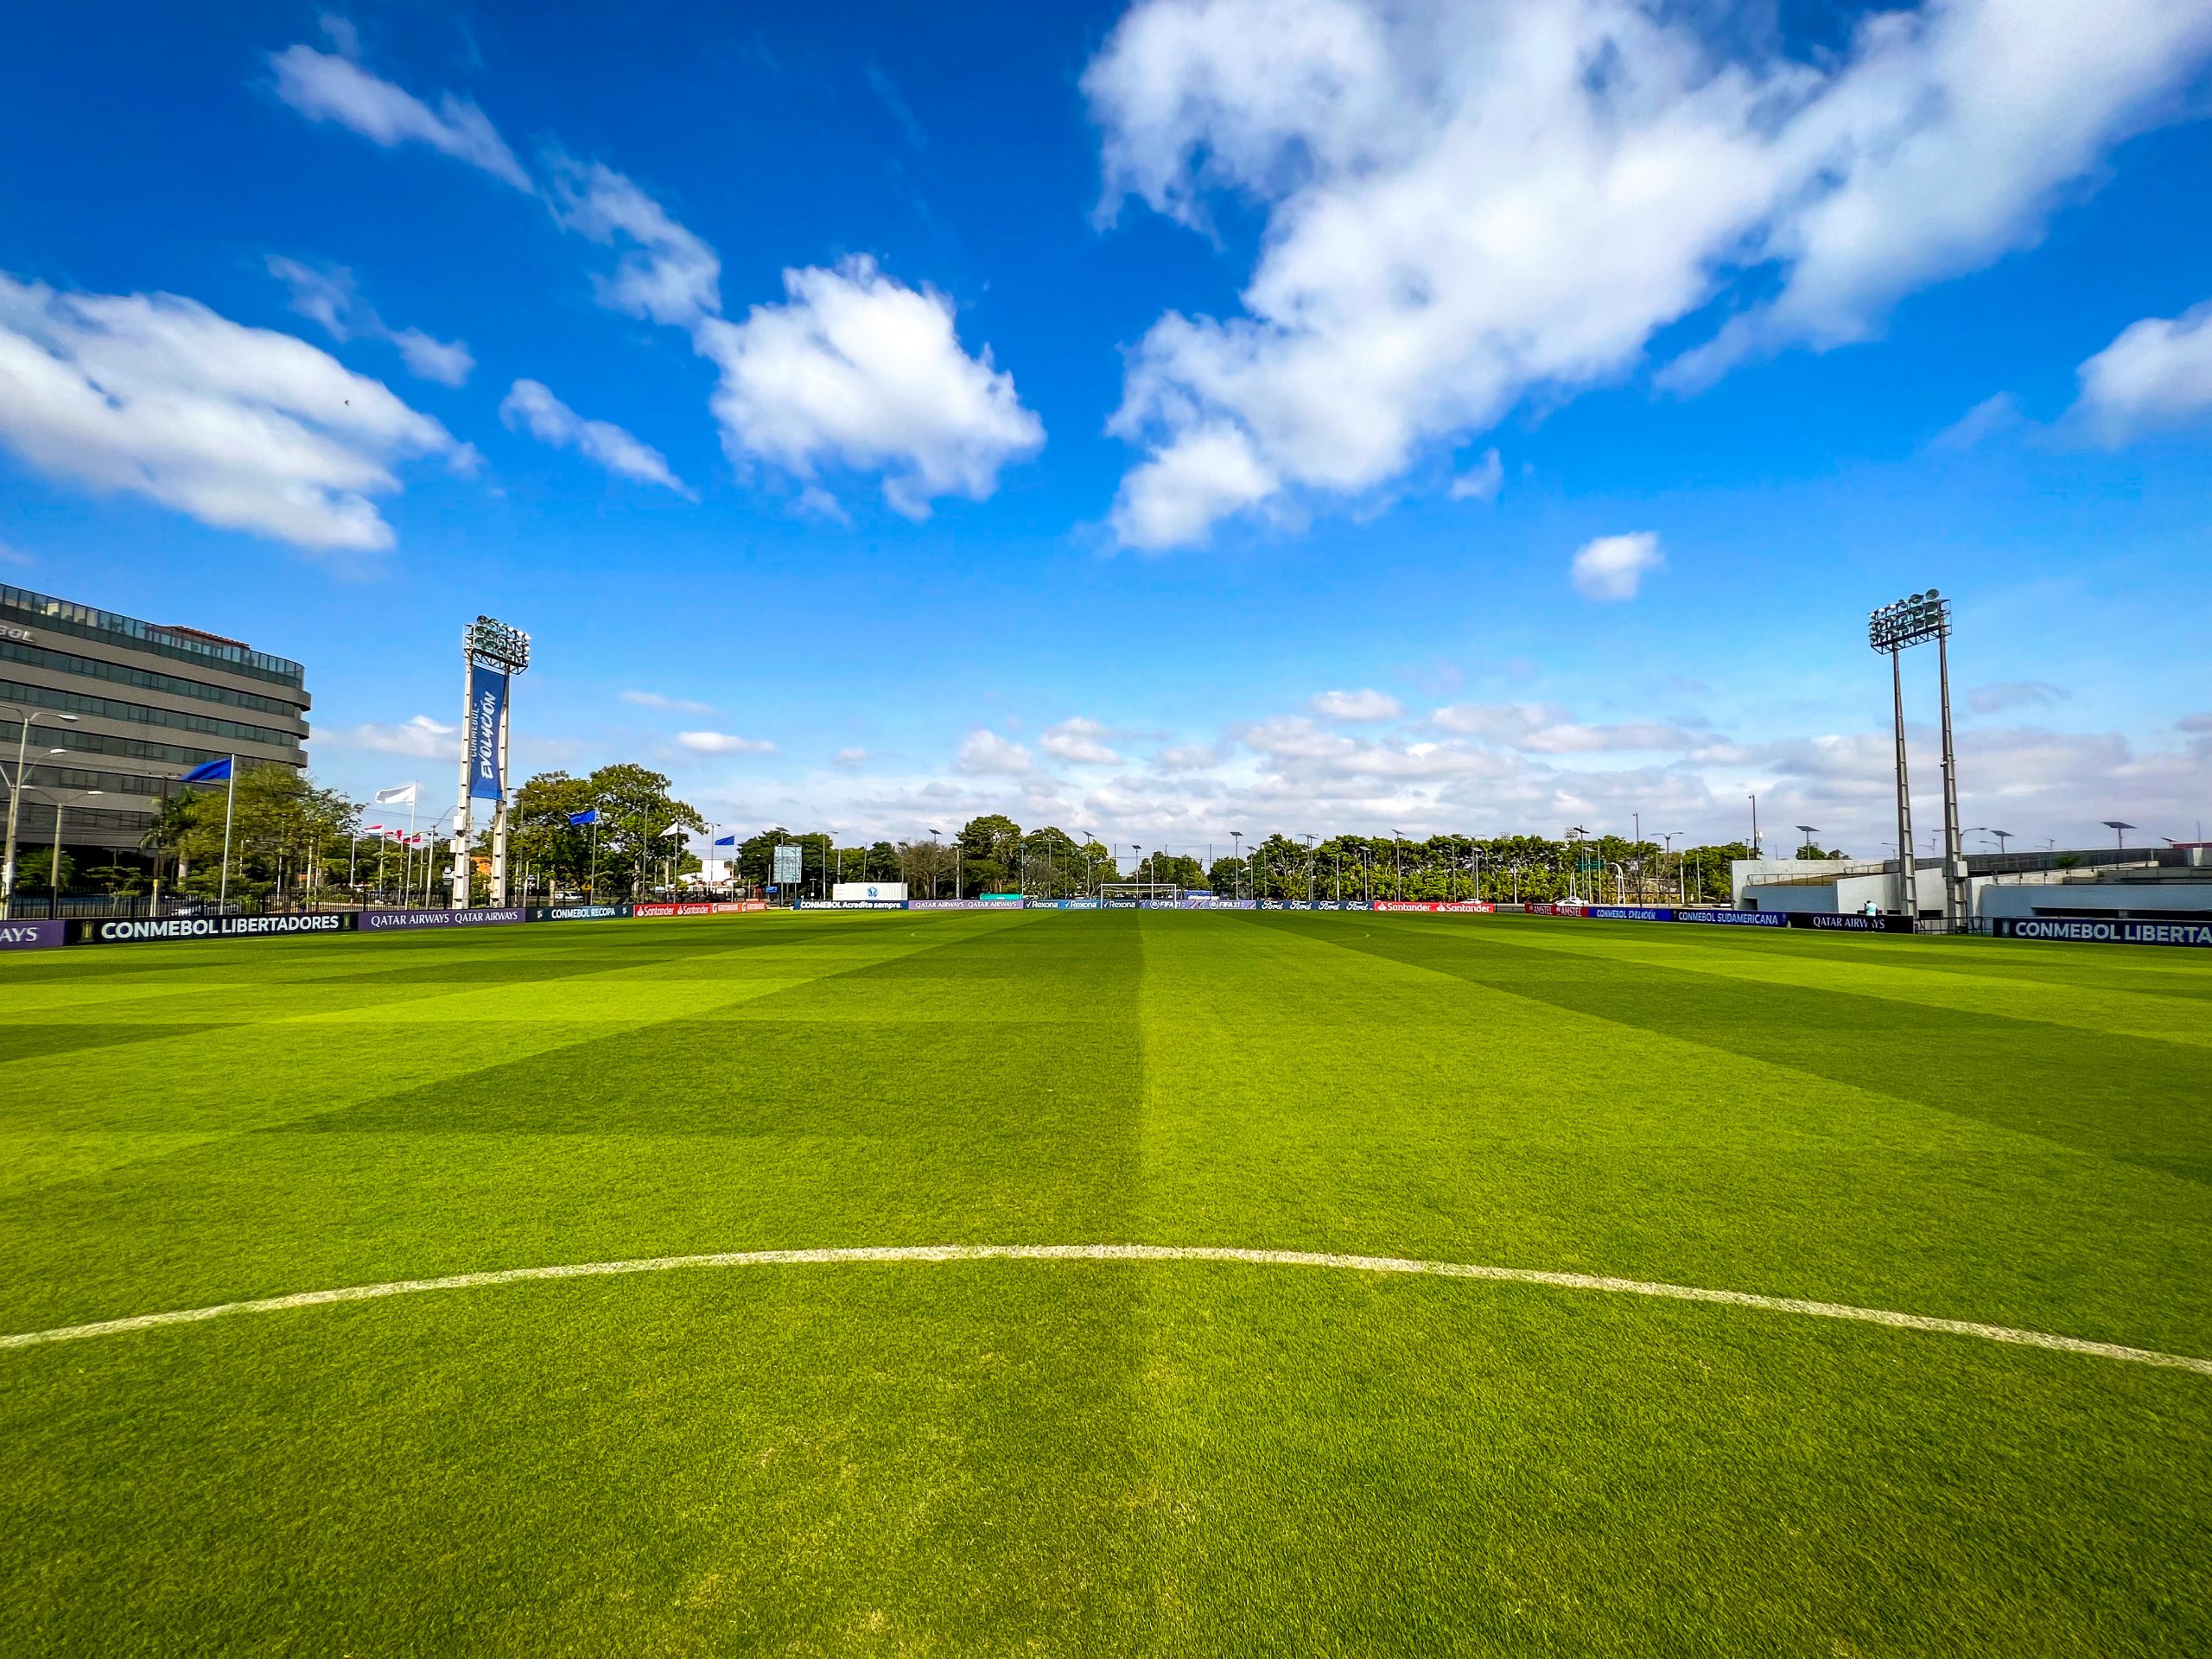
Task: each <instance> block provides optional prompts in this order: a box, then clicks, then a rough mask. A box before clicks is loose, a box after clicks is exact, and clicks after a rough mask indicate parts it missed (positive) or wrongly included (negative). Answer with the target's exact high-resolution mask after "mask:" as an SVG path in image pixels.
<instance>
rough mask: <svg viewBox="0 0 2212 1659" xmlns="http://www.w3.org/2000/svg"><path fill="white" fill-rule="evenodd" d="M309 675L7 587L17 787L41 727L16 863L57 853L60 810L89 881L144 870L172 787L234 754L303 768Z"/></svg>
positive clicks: (2, 600)
mask: <svg viewBox="0 0 2212 1659" xmlns="http://www.w3.org/2000/svg"><path fill="white" fill-rule="evenodd" d="M305 677H306V672H305V671H304V670H303V669H302V668H301V666H300V665H299V664H297V663H295V662H290V661H288V660H287V659H286V658H282V657H271V656H270V655H269V654H268V653H267V652H259V651H255V650H253V649H252V648H251V646H248V645H244V644H241V643H240V642H239V641H238V640H236V639H224V638H222V637H221V636H220V635H219V634H213V633H206V632H201V631H200V629H197V628H188V627H179V626H163V625H162V624H159V623H154V622H141V621H139V620H137V618H136V617H129V616H118V615H117V614H116V613H114V612H112V611H102V610H95V609H94V608H93V607H91V606H89V605H78V604H73V603H72V602H71V601H68V600H66V599H55V598H53V597H51V596H50V595H48V594H34V593H30V592H29V591H27V590H26V589H24V588H10V587H8V586H6V585H5V584H0V747H4V749H5V752H6V758H5V769H6V771H7V772H8V774H9V775H10V777H12V776H13V775H14V773H15V770H16V767H15V760H16V745H17V743H18V742H19V741H22V740H23V726H22V713H23V712H24V711H29V712H30V713H32V714H34V715H35V716H36V718H35V721H33V723H32V725H31V727H30V732H29V741H28V742H26V743H24V747H25V749H26V750H27V752H28V764H27V766H26V772H27V783H26V786H25V788H24V791H23V799H22V808H21V811H20V815H19V817H18V821H17V824H16V836H17V847H16V853H17V856H18V857H21V856H23V855H27V854H29V853H30V852H33V851H35V850H37V849H41V848H48V847H51V846H52V845H53V844H54V812H55V810H56V808H57V806H58V807H59V809H60V811H61V813H62V815H63V816H62V820H61V838H62V845H63V847H64V849H66V850H67V854H68V855H69V856H70V857H71V858H72V859H73V860H74V861H76V865H77V868H78V869H79V870H80V871H83V870H90V869H95V868H99V867H100V866H102V865H111V864H135V865H142V866H143V865H144V864H146V863H147V862H148V859H147V858H146V855H144V854H143V852H142V851H141V850H140V842H141V841H142V839H143V837H144V836H145V834H146V831H147V830H148V829H149V828H151V827H152V825H153V823H154V817H155V813H156V810H157V808H158V806H159V804H160V798H161V796H162V790H163V786H164V785H165V784H167V785H168V787H169V788H170V789H171V790H172V791H173V790H174V788H175V782H174V780H175V779H177V778H179V777H181V776H182V775H183V774H184V773H185V772H189V771H190V770H191V769H192V768H193V767H194V766H198V765H200V763H201V762H202V761H205V760H220V759H221V758H222V757H223V756H225V755H226V754H235V755H236V756H238V761H239V764H240V766H241V767H244V768H251V767H253V766H299V767H304V766H306V765H307V755H306V754H305V753H304V752H303V751H302V747H301V746H302V744H304V743H305V742H306V741H307V736H308V694H307V690H306V688H305V683H304V682H305ZM62 715H75V716H76V718H75V719H74V720H73V721H64V720H63V719H61V718H60V716H62ZM57 748H58V749H60V750H61V751H62V753H59V754H53V753H48V751H49V750H52V749H57ZM93 791H98V792H97V793H94V792H93Z"/></svg>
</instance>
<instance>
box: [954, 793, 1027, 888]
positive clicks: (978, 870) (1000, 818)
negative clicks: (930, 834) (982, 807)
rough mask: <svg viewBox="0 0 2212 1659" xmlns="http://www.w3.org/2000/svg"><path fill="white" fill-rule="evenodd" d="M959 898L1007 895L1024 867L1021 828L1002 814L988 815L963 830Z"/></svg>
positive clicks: (960, 845) (977, 819)
mask: <svg viewBox="0 0 2212 1659" xmlns="http://www.w3.org/2000/svg"><path fill="white" fill-rule="evenodd" d="M957 844H958V846H959V849H960V872H959V878H960V896H961V897H962V898H963V899H966V898H971V897H973V896H974V895H975V894H976V893H1005V892H1007V891H1008V890H1009V889H1010V888H1011V887H1013V885H1014V872H1015V871H1016V870H1017V869H1018V868H1020V863H1021V826H1020V824H1018V823H1015V822H1014V820H1013V819H1012V818H1009V817H1006V816H1005V814H1003V813H1000V812H987V813H985V814H984V815H983V816H982V817H977V818H970V819H969V820H968V822H967V823H965V824H963V826H961V830H960V835H959V837H958V842H957Z"/></svg>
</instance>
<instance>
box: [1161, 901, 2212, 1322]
mask: <svg viewBox="0 0 2212 1659" xmlns="http://www.w3.org/2000/svg"><path fill="white" fill-rule="evenodd" d="M1224 919H1226V918H1204V917H1200V918H1191V917H1185V916H1179V915H1176V914H1173V913H1172V912H1154V913H1152V914H1150V915H1148V916H1147V927H1148V929H1150V933H1149V936H1148V953H1149V959H1150V960H1151V961H1153V962H1154V963H1156V964H1159V965H1160V968H1161V969H1162V970H1163V977H1164V978H1165V979H1166V982H1168V983H1170V984H1172V985H1173V986H1174V987H1175V990H1174V991H1173V993H1172V994H1171V995H1169V996H1167V997H1166V998H1164V999H1161V1000H1160V1003H1159V1005H1158V1006H1156V1007H1155V1009H1154V1014H1153V1015H1152V1016H1151V1018H1150V1019H1149V1020H1147V1052H1148V1054H1150V1055H1151V1056H1153V1057H1154V1060H1155V1064H1154V1065H1153V1066H1152V1067H1151V1068H1150V1070H1149V1074H1148V1077H1147V1161H1146V1169H1147V1192H1146V1203H1147V1208H1146V1212H1145V1213H1146V1217H1147V1232H1146V1234H1145V1235H1144V1236H1147V1237H1148V1238H1154V1239H1160V1240H1163V1241H1171V1242H1177V1243H1219V1244H1241V1243H1250V1242H1253V1241H1255V1240H1264V1241H1265V1242H1266V1243H1271V1244H1280V1245H1283V1246H1286V1247H1290V1248H1298V1249H1316V1250H1325V1251H1345V1252H1354V1253H1362V1254H1381V1255H1416V1256H1423V1257H1442V1258H1452V1259H1461V1260H1467V1259H1473V1260H1482V1261H1490V1262H1505V1263H1509V1264H1512V1265H1516V1266H1528V1267H1532V1268H1567V1269H1569V1270H1575V1271H1584V1272H1591V1273H1599V1274H1614V1275H1618V1276H1621V1277H1626V1278H1634V1279H1643V1280H1654V1279H1661V1280H1675V1281H1684V1282H1688V1283H1694V1284H1713V1285H1729V1286H1733V1287H1740V1288H1745V1289H1750V1290H1756V1291H1759V1292H1763V1293H1766V1294H1773V1295H1778V1296H1787V1297H1801V1298H1806V1299H1811V1300H1832V1301H1841V1302H1863V1303H1870V1304H1872V1305H1875V1306H1887V1307H1900V1308H1907V1309H1910V1310H1912V1311H1915V1312H1918V1313H1930V1314H1936V1315H1940V1316H1945V1317H1955V1318H1961V1319H1991V1320H1994V1321H1997V1322H1999V1323H2005V1324H2012V1325H2028V1326H2040V1327H2044V1328H2050V1329H2060V1330H2069V1331H2081V1332H2085V1333H2088V1334H2091V1335H2093V1336H2094V1337H2096V1338H2100V1339H2103V1340H2109V1341H2115V1342H2120V1343H2124V1344H2142V1345H2145V1346H2152V1347H2164V1348H2172V1349H2175V1350H2177V1351H2183V1352H2212V1190H2208V1189H2207V1188H2206V1187H2205V1186H2204V1185H2202V1184H2201V1183H2197V1182H2194V1181H2190V1180H2187V1179H2181V1178H2179V1177H2176V1176H2172V1175H2170V1174H2166V1173H2160V1172H2156V1171H2152V1170H2148V1169H2145V1168H2144V1167H2142V1166H2137V1165H2134V1164H2131V1163H2128V1162H2126V1161H2120V1160H2110V1159H2107V1158H2104V1157H2101V1156H2099V1155H2096V1154H2089V1153H2085V1152H2083V1151H2082V1150H2080V1149H2078V1148H2075V1147H2069V1146H2067V1145H2064V1144H2063V1143H2058V1142H2054V1141H2051V1140H2050V1139H2049V1138H2048V1137H2044V1136H2040V1135H2035V1134H2033V1133H2031V1132H2024V1131H2018V1130H2014V1129H2011V1128H2007V1127H2005V1126H2004V1125H2002V1124H1999V1123H1993V1122H1988V1121H1987V1120H1986V1119H1983V1118H1980V1117H1976V1116H1961V1115H1959V1114H1956V1113H1953V1112H1949V1111H1946V1110H1943V1109H1941V1108H1940V1107H1936V1108H1931V1107H1927V1106H1923V1105H1921V1104H1919V1103H1915V1102H1912V1101H1910V1100H1903V1099H1899V1098H1898V1097H1897V1096H1894V1095H1891V1094H1889V1093H1885V1092H1884V1091H1882V1090H1879V1089H1870V1088H1863V1087H1860V1086H1859V1085H1858V1084H1856V1083H1854V1082H1853V1081H1851V1080H1849V1079H1847V1078H1827V1077H1815V1076H1809V1075H1808V1074H1807V1073H1806V1072H1805V1071H1803V1070H1802V1069H1800V1068H1798V1067H1797V1066H1796V1065H1792V1064H1790V1062H1789V1055H1788V1053H1787V1052H1783V1053H1781V1054H1779V1055H1777V1057H1776V1058H1775V1059H1774V1060H1773V1061H1772V1062H1770V1061H1769V1060H1768V1059H1766V1058H1762V1057H1761V1055H1760V1054H1759V1053H1758V1044H1757V1043H1755V1042H1749V1041H1745V1042H1738V1043H1732V1044H1726V1045H1722V1044H1716V1043H1714V1042H1713V1041H1710V1040H1708V1035H1709V1034H1708V1033H1703V1032H1700V1031H1698V1030H1691V1031H1688V1032H1685V1033H1681V1034H1674V1033H1665V1032H1653V1031H1650V1030H1649V1029H1648V1028H1645V1027H1637V1026H1633V1025H1624V1024H1623V1023H1621V1022H1619V1021H1618V1020H1614V1019H1612V1018H1611V1017H1609V1015H1608V1014H1607V1012H1606V1010H1605V1007H1603V1006H1602V1005H1601V1004H1600V1003H1599V1002H1598V1001H1595V1000H1593V999H1592V998H1589V997H1586V996H1580V995H1577V996H1575V997H1573V998H1572V999H1562V998H1561V997H1560V995H1559V991H1558V987H1557V985H1556V984H1555V983H1551V982H1545V981H1543V980H1542V979H1541V978H1537V979H1536V980H1535V982H1529V981H1524V980H1523V979H1522V977H1521V976H1519V974H1518V973H1517V971H1516V970H1517V969H1520V968H1521V967H1522V965H1523V964H1525V963H1528V962H1529V956H1528V954H1527V953H1522V952H1518V951H1514V950H1510V948H1507V947H1503V946H1500V947H1497V956H1496V957H1495V959H1494V960H1493V961H1491V963H1489V964H1488V965H1487V966H1486V967H1485V968H1484V969H1482V970H1481V972H1480V973H1479V974H1475V973H1470V972H1465V971H1461V972H1454V971H1452V968H1451V963H1452V961H1455V960H1460V959H1459V958H1458V957H1447V958H1446V959H1445V960H1443V961H1441V962H1439V963H1428V962H1426V961H1424V960H1421V959H1419V958H1418V957H1416V958H1414V959H1408V958H1407V957H1405V956H1403V955H1402V954H1401V953H1400V952H1399V951H1397V950H1391V951H1387V952H1377V951H1376V950H1362V949H1357V948H1353V949H1346V948H1344V947H1345V946H1346V945H1348V944H1349V945H1353V946H1357V945H1360V944H1373V943H1374V942H1376V941H1378V940H1381V941H1389V940H1392V939H1402V938H1404V935H1403V932H1402V930H1400V929H1398V928H1396V927H1395V926H1394V925H1393V923H1394V922H1395V920H1396V918H1385V917H1376V918H1363V917H1359V916H1357V915H1353V916H1351V917H1346V918H1342V919H1341V920H1340V919H1338V918H1335V917H1331V916H1329V915H1327V914H1326V913H1325V912H1324V913H1322V914H1321V915H1320V916H1319V917H1317V918H1307V917H1305V916H1300V915H1297V914H1293V915H1291V916H1290V917H1288V918H1284V919H1283V920H1281V921H1278V920H1277V919H1276V918H1273V917H1271V916H1268V915H1266V914H1264V913H1262V915H1260V916H1258V917H1256V918H1252V919H1251V920H1249V921H1247V922H1244V923H1241V924H1240V923H1236V922H1231V923H1230V925H1227V926H1225V927H1224V925H1222V922H1223V920H1224ZM1240 934H1241V935H1244V936H1248V937H1255V938H1256V939H1257V941H1258V942H1259V944H1258V949H1257V950H1255V951H1254V952H1251V953H1249V960H1250V961H1251V962H1252V963H1253V964H1254V965H1255V967H1256V968H1257V969H1259V971H1256V972H1254V973H1252V974H1249V975H1240V974H1239V973H1238V972H1237V971H1236V959H1237V957H1238V953H1239V950H1240V948H1241V944H1242V941H1241V940H1240V939H1239V935H1240ZM1464 944H1465V949H1469V950H1479V949H1480V936H1472V937H1471V940H1469V941H1466V942H1464ZM1179 957H1180V963H1181V965H1180V967H1179V969H1174V970H1172V971H1170V964H1171V963H1175V962H1176V961H1177V960H1178V958H1179ZM1566 965H1567V967H1568V968H1570V969H1574V968H1577V967H1578V966H1579V964H1576V963H1567V964H1566ZM1580 965H1581V966H1586V965H1587V964H1580ZM1461 966H1462V968H1465V962H1464V961H1462V962H1461ZM1552 966H1554V964H1553V963H1550V961H1549V960H1548V958H1545V957H1541V956H1539V957H1536V958H1535V967H1536V968H1537V969H1546V968H1550V967H1552ZM1635 977H1636V976H1635V975H1634V974H1633V973H1632V972H1628V973H1624V974H1623V975H1622V978H1623V979H1624V981H1625V982H1628V983H1629V984H1630V985H1631V986H1633V984H1634V982H1635ZM1708 986H1711V987H1713V988H1718V989H1720V990H1722V991H1726V992H1731V993H1732V992H1733V990H1734V988H1733V987H1732V986H1730V985H1729V984H1728V983H1727V982H1725V981H1723V982H1711V981H1703V980H1700V979H1698V978H1696V977H1694V976H1693V977H1690V978H1689V979H1688V990H1687V991H1685V992H1684V993H1683V994H1684V995H1699V994H1702V991H1703V989H1704V988H1706V987H1708ZM1639 995H1640V993H1639ZM1569 1001H1571V1003H1572V1005H1573V1006H1567V1005H1566V1003H1567V1002H1569ZM1852 1001H1854V1002H1855V1001H1857V1000H1856V999H1853V1000H1852ZM1786 1031H1787V1027H1783V1032H1785V1033H1786ZM1787 1040H1788V1039H1787V1037H1786V1035H1778V1037H1777V1043H1778V1044H1781V1045H1783V1046H1785V1049H1786V1043H1787ZM2163 1052H2166V1053H2171V1052H2173V1051H2171V1050H2165V1051H2163ZM1317 1078H1318V1079H1325V1086H1322V1087H1316V1086H1314V1084H1313V1080H1314V1079H1317ZM2145 1286H2156V1287H2158V1292H2157V1294H2155V1295H2152V1296H2146V1295H2145Z"/></svg>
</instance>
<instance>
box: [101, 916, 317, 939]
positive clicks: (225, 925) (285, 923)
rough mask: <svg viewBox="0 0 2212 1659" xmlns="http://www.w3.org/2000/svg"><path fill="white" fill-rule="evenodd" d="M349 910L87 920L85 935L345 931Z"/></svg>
mask: <svg viewBox="0 0 2212 1659" xmlns="http://www.w3.org/2000/svg"><path fill="white" fill-rule="evenodd" d="M353 925H354V918H353V912H351V911H344V912H337V913H334V914H329V915H322V916H161V917H152V918H147V919H145V920H143V921H129V922H89V923H86V925H85V934H84V937H85V938H86V939H87V940H88V941H90V942H92V943H94V944H157V943H160V942H162V941H167V940H177V939H264V938H277V937H280V936H283V935H286V934H293V933H345V932H348V931H352V929H353Z"/></svg>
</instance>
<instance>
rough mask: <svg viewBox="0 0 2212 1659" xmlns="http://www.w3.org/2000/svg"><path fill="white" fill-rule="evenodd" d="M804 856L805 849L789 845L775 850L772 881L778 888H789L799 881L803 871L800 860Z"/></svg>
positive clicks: (786, 844)
mask: <svg viewBox="0 0 2212 1659" xmlns="http://www.w3.org/2000/svg"><path fill="white" fill-rule="evenodd" d="M773 857H774V866H773V869H772V880H774V881H775V882H776V883H777V885H778V886H779V887H789V886H791V884H792V883H793V882H795V881H797V880H799V877H800V870H801V865H800V860H801V859H802V858H803V857H804V849H801V848H798V847H794V846H791V845H790V844H789V843H785V845H783V846H780V847H778V848H776V849H774V853H773Z"/></svg>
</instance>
